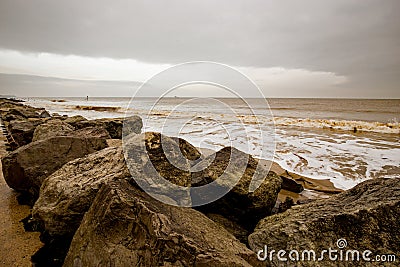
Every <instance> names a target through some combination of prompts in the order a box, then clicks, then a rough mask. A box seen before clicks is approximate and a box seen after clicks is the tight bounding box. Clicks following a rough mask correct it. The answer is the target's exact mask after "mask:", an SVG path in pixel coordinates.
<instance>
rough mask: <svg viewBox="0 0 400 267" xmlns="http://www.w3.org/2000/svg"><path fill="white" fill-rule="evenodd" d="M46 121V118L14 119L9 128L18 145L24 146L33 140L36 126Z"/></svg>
mask: <svg viewBox="0 0 400 267" xmlns="http://www.w3.org/2000/svg"><path fill="white" fill-rule="evenodd" d="M44 122H45V121H44V119H31V120H13V121H11V122H10V123H9V124H8V127H7V128H8V132H9V133H10V134H11V136H12V137H13V139H14V141H15V142H16V143H17V145H18V146H24V145H26V144H29V143H30V142H32V138H33V133H34V131H35V129H36V127H37V126H38V125H40V124H42V123H44Z"/></svg>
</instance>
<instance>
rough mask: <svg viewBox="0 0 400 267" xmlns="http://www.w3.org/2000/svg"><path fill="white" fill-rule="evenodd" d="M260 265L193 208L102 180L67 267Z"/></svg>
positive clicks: (74, 242)
mask: <svg viewBox="0 0 400 267" xmlns="http://www.w3.org/2000/svg"><path fill="white" fill-rule="evenodd" d="M99 265H103V266H116V267H118V266H139V265H140V266H257V265H259V262H258V261H257V259H256V256H255V254H254V253H253V252H251V251H250V250H249V249H247V248H246V246H245V245H243V244H241V243H239V242H238V241H237V240H236V239H235V238H234V237H233V236H232V235H231V234H230V233H228V232H227V231H226V230H225V229H224V228H223V227H221V226H219V225H217V224H215V223H214V222H212V221H211V220H210V219H208V218H207V217H206V216H204V215H203V214H201V213H199V212H197V211H195V210H193V209H190V208H181V207H174V206H170V205H166V204H163V203H160V202H158V201H156V200H154V199H153V198H151V197H150V196H148V195H147V194H145V193H143V192H141V191H139V190H137V189H135V188H134V187H132V186H131V185H129V183H127V182H126V181H119V182H114V183H110V184H107V185H104V186H103V187H102V189H101V190H100V192H99V193H98V195H97V197H96V199H95V201H94V203H93V205H92V206H91V208H90V210H89V211H88V212H87V213H86V215H85V217H84V219H83V221H82V224H81V226H80V227H79V229H78V231H77V233H76V234H75V236H74V239H73V240H72V243H71V247H70V249H69V252H68V255H67V257H66V259H65V262H64V266H99Z"/></svg>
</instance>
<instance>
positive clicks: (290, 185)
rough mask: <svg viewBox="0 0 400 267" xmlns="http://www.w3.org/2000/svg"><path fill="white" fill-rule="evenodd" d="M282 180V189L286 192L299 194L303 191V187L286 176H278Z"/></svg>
mask: <svg viewBox="0 0 400 267" xmlns="http://www.w3.org/2000/svg"><path fill="white" fill-rule="evenodd" d="M280 177H281V179H282V189H285V190H288V191H290V192H294V193H300V192H302V191H303V190H304V187H303V186H302V185H301V184H299V183H297V182H296V181H295V180H293V179H291V178H288V177H286V176H280Z"/></svg>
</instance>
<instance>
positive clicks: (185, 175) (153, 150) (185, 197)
mask: <svg viewBox="0 0 400 267" xmlns="http://www.w3.org/2000/svg"><path fill="white" fill-rule="evenodd" d="M184 142H185V141H184V140H182V139H177V138H170V137H168V136H165V135H162V134H160V133H155V132H146V133H143V134H135V133H132V134H130V135H128V136H127V137H125V138H124V142H123V146H124V154H125V158H126V161H127V164H128V168H129V170H130V172H131V174H132V176H133V178H135V181H136V182H138V184H139V185H140V186H141V187H142V188H143V189H144V190H146V191H147V192H149V193H151V194H153V195H158V196H159V197H160V198H165V201H167V203H170V204H172V205H183V206H191V198H190V185H191V172H190V167H191V164H190V160H189V158H191V157H192V155H193V154H196V153H199V152H198V151H197V149H196V148H194V147H189V146H187V147H186V148H187V149H186V150H181V147H180V145H179V143H184ZM189 148H191V149H194V150H196V151H191V150H190V149H189ZM178 187H179V188H178Z"/></svg>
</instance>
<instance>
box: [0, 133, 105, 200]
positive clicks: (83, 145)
mask: <svg viewBox="0 0 400 267" xmlns="http://www.w3.org/2000/svg"><path fill="white" fill-rule="evenodd" d="M106 146H107V143H106V140H105V139H100V138H81V137H66V136H57V137H51V138H48V139H45V140H41V141H37V142H33V143H30V144H28V145H26V146H23V147H20V148H18V149H17V150H15V151H13V152H11V153H9V154H7V155H6V156H5V157H3V158H2V164H3V174H4V178H5V180H6V182H7V184H8V185H9V186H10V187H11V188H13V189H15V190H16V191H19V192H22V193H27V194H28V195H29V196H32V197H33V199H36V198H37V197H38V192H39V188H40V186H41V184H42V182H43V180H44V178H46V177H47V176H49V175H50V174H52V173H53V172H54V171H56V170H57V169H59V168H60V167H61V166H62V165H64V164H65V163H67V162H68V161H71V160H73V159H76V158H80V157H83V156H85V155H87V154H90V153H93V152H95V151H97V150H100V149H103V148H105V147H106Z"/></svg>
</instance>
